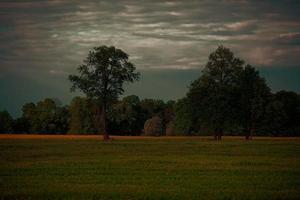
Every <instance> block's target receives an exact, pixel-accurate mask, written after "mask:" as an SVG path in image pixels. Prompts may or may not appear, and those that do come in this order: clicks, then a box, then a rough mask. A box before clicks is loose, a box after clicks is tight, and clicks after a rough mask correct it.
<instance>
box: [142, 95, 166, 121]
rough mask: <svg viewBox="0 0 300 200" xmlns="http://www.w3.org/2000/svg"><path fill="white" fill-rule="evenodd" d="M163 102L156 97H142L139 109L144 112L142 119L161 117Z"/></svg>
mask: <svg viewBox="0 0 300 200" xmlns="http://www.w3.org/2000/svg"><path fill="white" fill-rule="evenodd" d="M164 108H165V103H164V102H163V101H162V100H158V99H143V100H142V101H141V109H142V112H143V113H144V119H149V118H151V117H154V116H159V117H160V118H163V115H164Z"/></svg>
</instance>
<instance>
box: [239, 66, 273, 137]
mask: <svg viewBox="0 0 300 200" xmlns="http://www.w3.org/2000/svg"><path fill="white" fill-rule="evenodd" d="M239 95H240V96H239V101H238V102H237V105H238V107H239V109H238V114H239V115H238V122H239V123H240V124H241V126H242V128H243V132H244V133H245V135H246V140H248V139H251V138H252V135H253V133H254V132H255V131H256V129H257V126H258V124H259V123H260V121H261V120H262V119H263V114H264V111H265V108H266V105H267V103H268V101H269V99H270V96H271V93H270V88H269V87H268V86H267V84H266V82H265V80H264V79H263V78H262V77H260V75H259V72H258V71H257V70H255V68H254V67H252V66H250V65H246V66H245V68H244V69H243V71H242V73H241V75H240V82H239Z"/></svg>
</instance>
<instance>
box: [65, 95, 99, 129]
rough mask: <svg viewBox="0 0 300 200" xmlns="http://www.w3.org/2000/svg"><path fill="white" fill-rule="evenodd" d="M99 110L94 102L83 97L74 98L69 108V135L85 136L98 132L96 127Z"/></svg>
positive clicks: (97, 126)
mask: <svg viewBox="0 0 300 200" xmlns="http://www.w3.org/2000/svg"><path fill="white" fill-rule="evenodd" d="M100 113H101V110H100V109H99V106H97V103H96V102H95V101H92V100H91V99H87V98H84V97H74V98H73V99H72V101H71V103H70V106H69V114H70V123H69V131H68V133H70V134H87V133H95V132H97V131H98V132H99V130H100V129H101V127H100V126H99V125H98V124H99V123H98V121H99V115H100Z"/></svg>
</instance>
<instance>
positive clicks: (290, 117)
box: [274, 90, 300, 136]
mask: <svg viewBox="0 0 300 200" xmlns="http://www.w3.org/2000/svg"><path fill="white" fill-rule="evenodd" d="M274 99H275V100H276V101H279V102H281V103H282V105H283V112H285V113H286V116H287V118H286V120H285V121H283V122H282V126H283V127H282V129H283V130H284V132H285V133H283V134H284V135H286V136H287V135H296V134H299V131H300V125H299V119H300V97H299V95H298V94H297V93H295V92H291V91H284V90H283V91H279V92H277V93H275V95H274Z"/></svg>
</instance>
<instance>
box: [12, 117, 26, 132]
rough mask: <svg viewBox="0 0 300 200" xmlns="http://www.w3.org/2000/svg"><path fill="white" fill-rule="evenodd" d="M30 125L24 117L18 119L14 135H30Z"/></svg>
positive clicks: (15, 122)
mask: <svg viewBox="0 0 300 200" xmlns="http://www.w3.org/2000/svg"><path fill="white" fill-rule="evenodd" d="M29 129H30V123H29V121H28V120H27V119H25V118H24V117H20V118H17V119H16V120H14V123H13V132H14V133H29Z"/></svg>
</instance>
